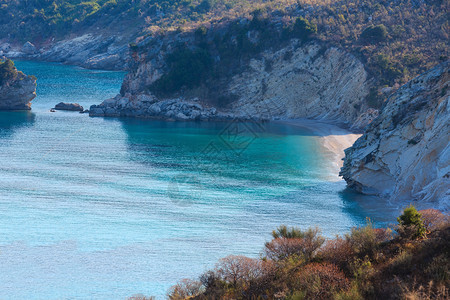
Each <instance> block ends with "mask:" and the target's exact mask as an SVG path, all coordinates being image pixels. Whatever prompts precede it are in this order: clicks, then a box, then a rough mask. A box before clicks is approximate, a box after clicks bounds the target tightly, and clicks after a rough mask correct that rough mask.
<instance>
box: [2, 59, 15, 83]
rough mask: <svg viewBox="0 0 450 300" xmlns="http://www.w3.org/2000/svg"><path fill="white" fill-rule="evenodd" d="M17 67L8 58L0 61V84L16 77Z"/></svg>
mask: <svg viewBox="0 0 450 300" xmlns="http://www.w3.org/2000/svg"><path fill="white" fill-rule="evenodd" d="M16 77H17V69H16V67H15V66H14V62H13V61H12V60H10V59H7V60H5V61H4V62H0V84H3V83H5V82H7V81H11V80H14V79H16Z"/></svg>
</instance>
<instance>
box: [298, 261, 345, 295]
mask: <svg viewBox="0 0 450 300" xmlns="http://www.w3.org/2000/svg"><path fill="white" fill-rule="evenodd" d="M296 277H297V279H298V286H297V287H295V288H296V290H299V291H302V292H304V293H306V297H305V299H332V298H333V295H334V294H336V293H338V292H342V291H347V290H348V289H349V288H350V282H349V280H348V279H347V278H346V277H345V274H344V273H343V272H342V271H341V270H339V268H338V267H337V266H336V265H334V264H330V263H311V264H308V265H306V266H305V267H304V268H302V269H301V270H300V271H299V272H298V274H297V276H296Z"/></svg>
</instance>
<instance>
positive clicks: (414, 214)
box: [397, 205, 426, 239]
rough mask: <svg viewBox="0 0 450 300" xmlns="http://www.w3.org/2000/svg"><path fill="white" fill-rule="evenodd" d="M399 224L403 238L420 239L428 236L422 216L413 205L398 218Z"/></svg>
mask: <svg viewBox="0 0 450 300" xmlns="http://www.w3.org/2000/svg"><path fill="white" fill-rule="evenodd" d="M397 222H398V225H399V230H398V231H399V234H400V235H401V236H402V237H406V238H412V239H419V238H422V237H425V235H426V228H425V225H424V223H423V220H422V215H421V214H420V213H419V212H418V211H417V209H416V208H415V207H414V206H413V205H410V206H408V207H407V208H405V209H404V210H403V214H402V215H401V216H400V217H398V218H397Z"/></svg>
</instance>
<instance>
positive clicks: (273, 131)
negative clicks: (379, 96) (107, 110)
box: [0, 62, 398, 299]
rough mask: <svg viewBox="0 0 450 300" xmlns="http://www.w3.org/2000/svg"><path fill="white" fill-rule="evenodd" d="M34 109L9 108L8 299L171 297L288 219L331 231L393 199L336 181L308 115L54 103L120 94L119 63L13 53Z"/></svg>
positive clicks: (0, 145)
mask: <svg viewBox="0 0 450 300" xmlns="http://www.w3.org/2000/svg"><path fill="white" fill-rule="evenodd" d="M16 65H17V66H18V67H19V69H21V70H23V71H24V72H26V73H27V74H33V75H36V76H37V77H38V90H37V92H38V97H37V98H36V99H35V100H33V105H32V108H33V111H32V112H0V299H21V298H26V299H92V298H95V299H126V297H129V296H132V295H134V294H138V293H141V294H144V295H148V296H150V295H154V296H157V298H158V299H159V298H163V297H164V295H165V293H166V291H167V289H168V288H169V287H170V286H171V285H172V284H174V283H175V282H176V281H177V280H179V279H181V278H186V277H188V278H195V277H196V276H198V275H199V274H200V273H201V272H203V271H205V270H206V269H207V268H211V267H212V266H214V263H215V262H216V261H217V259H219V258H221V257H224V256H226V255H228V254H243V255H249V256H252V257H257V256H258V255H259V252H260V250H261V249H262V247H263V245H264V242H265V241H267V240H269V239H270V232H271V230H272V229H274V228H275V227H276V226H278V225H280V224H287V225H295V226H300V227H302V228H306V227H308V226H314V225H317V226H320V227H322V228H323V232H324V234H325V235H327V236H330V237H332V236H334V235H335V234H337V233H339V232H344V231H348V230H349V229H350V228H351V227H352V226H359V225H363V224H364V223H365V218H366V217H370V218H371V219H372V220H373V221H374V222H375V224H376V225H385V224H387V223H388V222H392V221H393V220H394V217H393V216H394V215H395V214H396V213H397V212H398V210H397V208H391V207H388V206H387V205H386V203H384V202H382V201H381V200H379V199H376V198H373V197H372V198H371V197H361V196H358V195H355V194H353V193H351V192H349V191H347V190H345V183H344V182H343V181H339V180H338V181H330V180H329V178H330V169H329V167H328V166H329V164H330V161H329V158H328V157H327V155H324V154H323V151H322V150H321V148H320V147H319V144H318V142H317V137H315V136H314V135H313V134H311V132H309V131H308V130H306V129H301V128H293V127H289V126H285V125H280V124H263V125H261V124H253V123H236V122H225V123H176V122H159V121H150V120H133V119H121V120H119V119H104V118H90V117H89V116H87V115H86V114H79V113H73V112H55V113H51V112H49V109H50V108H52V107H53V106H54V105H55V104H57V103H58V102H60V101H65V102H78V103H80V104H81V105H84V106H85V107H86V108H88V107H89V106H90V105H91V104H98V103H100V102H101V101H102V100H104V99H106V98H108V97H112V96H114V95H115V94H116V93H117V91H118V90H119V89H120V84H121V81H122V78H123V76H124V73H122V72H102V71H91V70H84V69H81V68H76V67H70V66H63V65H58V64H48V63H37V62H17V63H16Z"/></svg>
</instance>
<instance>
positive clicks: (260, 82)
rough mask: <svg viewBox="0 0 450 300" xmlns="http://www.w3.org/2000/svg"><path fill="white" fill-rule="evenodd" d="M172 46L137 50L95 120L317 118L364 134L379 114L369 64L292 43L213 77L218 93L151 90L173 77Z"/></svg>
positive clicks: (93, 109) (316, 46)
mask: <svg viewBox="0 0 450 300" xmlns="http://www.w3.org/2000/svg"><path fill="white" fill-rule="evenodd" d="M189 38H190V37H189V36H187V37H178V38H177V40H186V41H189ZM255 43H256V42H255ZM171 47H172V48H173V47H174V45H171V44H170V41H169V40H168V39H166V40H162V41H161V42H159V43H154V44H153V45H152V47H151V48H150V49H149V50H148V51H147V52H145V53H143V52H135V53H133V56H132V60H131V62H130V72H129V73H128V75H127V76H126V78H125V80H124V82H123V85H122V89H121V93H120V94H119V95H117V96H116V97H114V98H112V99H108V100H105V101H104V102H103V103H101V104H100V105H95V106H92V107H91V108H90V115H91V116H111V117H119V116H127V117H147V118H161V119H174V120H227V119H242V120H246V119H253V120H277V119H296V118H313V119H325V120H331V121H336V122H339V123H341V124H346V125H347V126H349V127H350V126H353V127H354V128H355V129H361V128H363V127H364V126H366V125H367V124H368V123H369V122H370V121H371V120H373V119H374V118H375V117H376V116H377V114H378V110H377V109H374V108H371V107H370V106H369V105H368V104H367V101H366V98H367V96H368V94H369V90H370V87H371V85H372V83H373V80H372V81H371V79H370V76H369V75H368V73H367V72H366V70H365V68H364V65H363V64H362V63H361V62H360V61H359V60H358V59H357V58H356V57H355V56H353V55H351V54H349V53H346V52H345V51H343V50H340V49H338V48H335V47H329V48H328V47H326V46H324V45H321V44H320V43H318V42H314V41H311V42H308V43H306V44H305V43H304V41H302V40H299V39H293V40H291V41H290V42H289V43H287V44H286V45H285V46H284V47H282V48H280V49H277V50H267V51H264V52H262V53H260V54H259V55H257V56H254V57H252V58H250V59H248V60H247V61H246V62H245V63H241V64H240V65H239V66H234V68H235V69H236V70H234V72H233V73H234V74H233V75H232V76H227V77H224V78H220V79H219V80H215V79H212V80H211V81H210V82H209V84H210V85H211V86H212V87H215V86H219V85H220V87H217V89H214V88H210V89H209V90H208V88H202V87H199V88H195V89H191V90H181V91H180V92H179V93H176V94H173V95H169V96H168V95H165V94H161V93H158V92H157V91H155V90H153V91H152V89H151V87H152V86H155V85H156V84H158V83H159V82H161V80H162V79H163V78H165V76H167V74H168V73H170V68H169V66H168V62H167V56H169V55H170V51H169V52H167V51H164V49H167V48H169V49H170V48H171ZM217 60H220V58H217ZM192 76H195V74H193V75H192ZM216 93H217V94H219V93H220V95H219V96H218V95H216Z"/></svg>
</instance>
